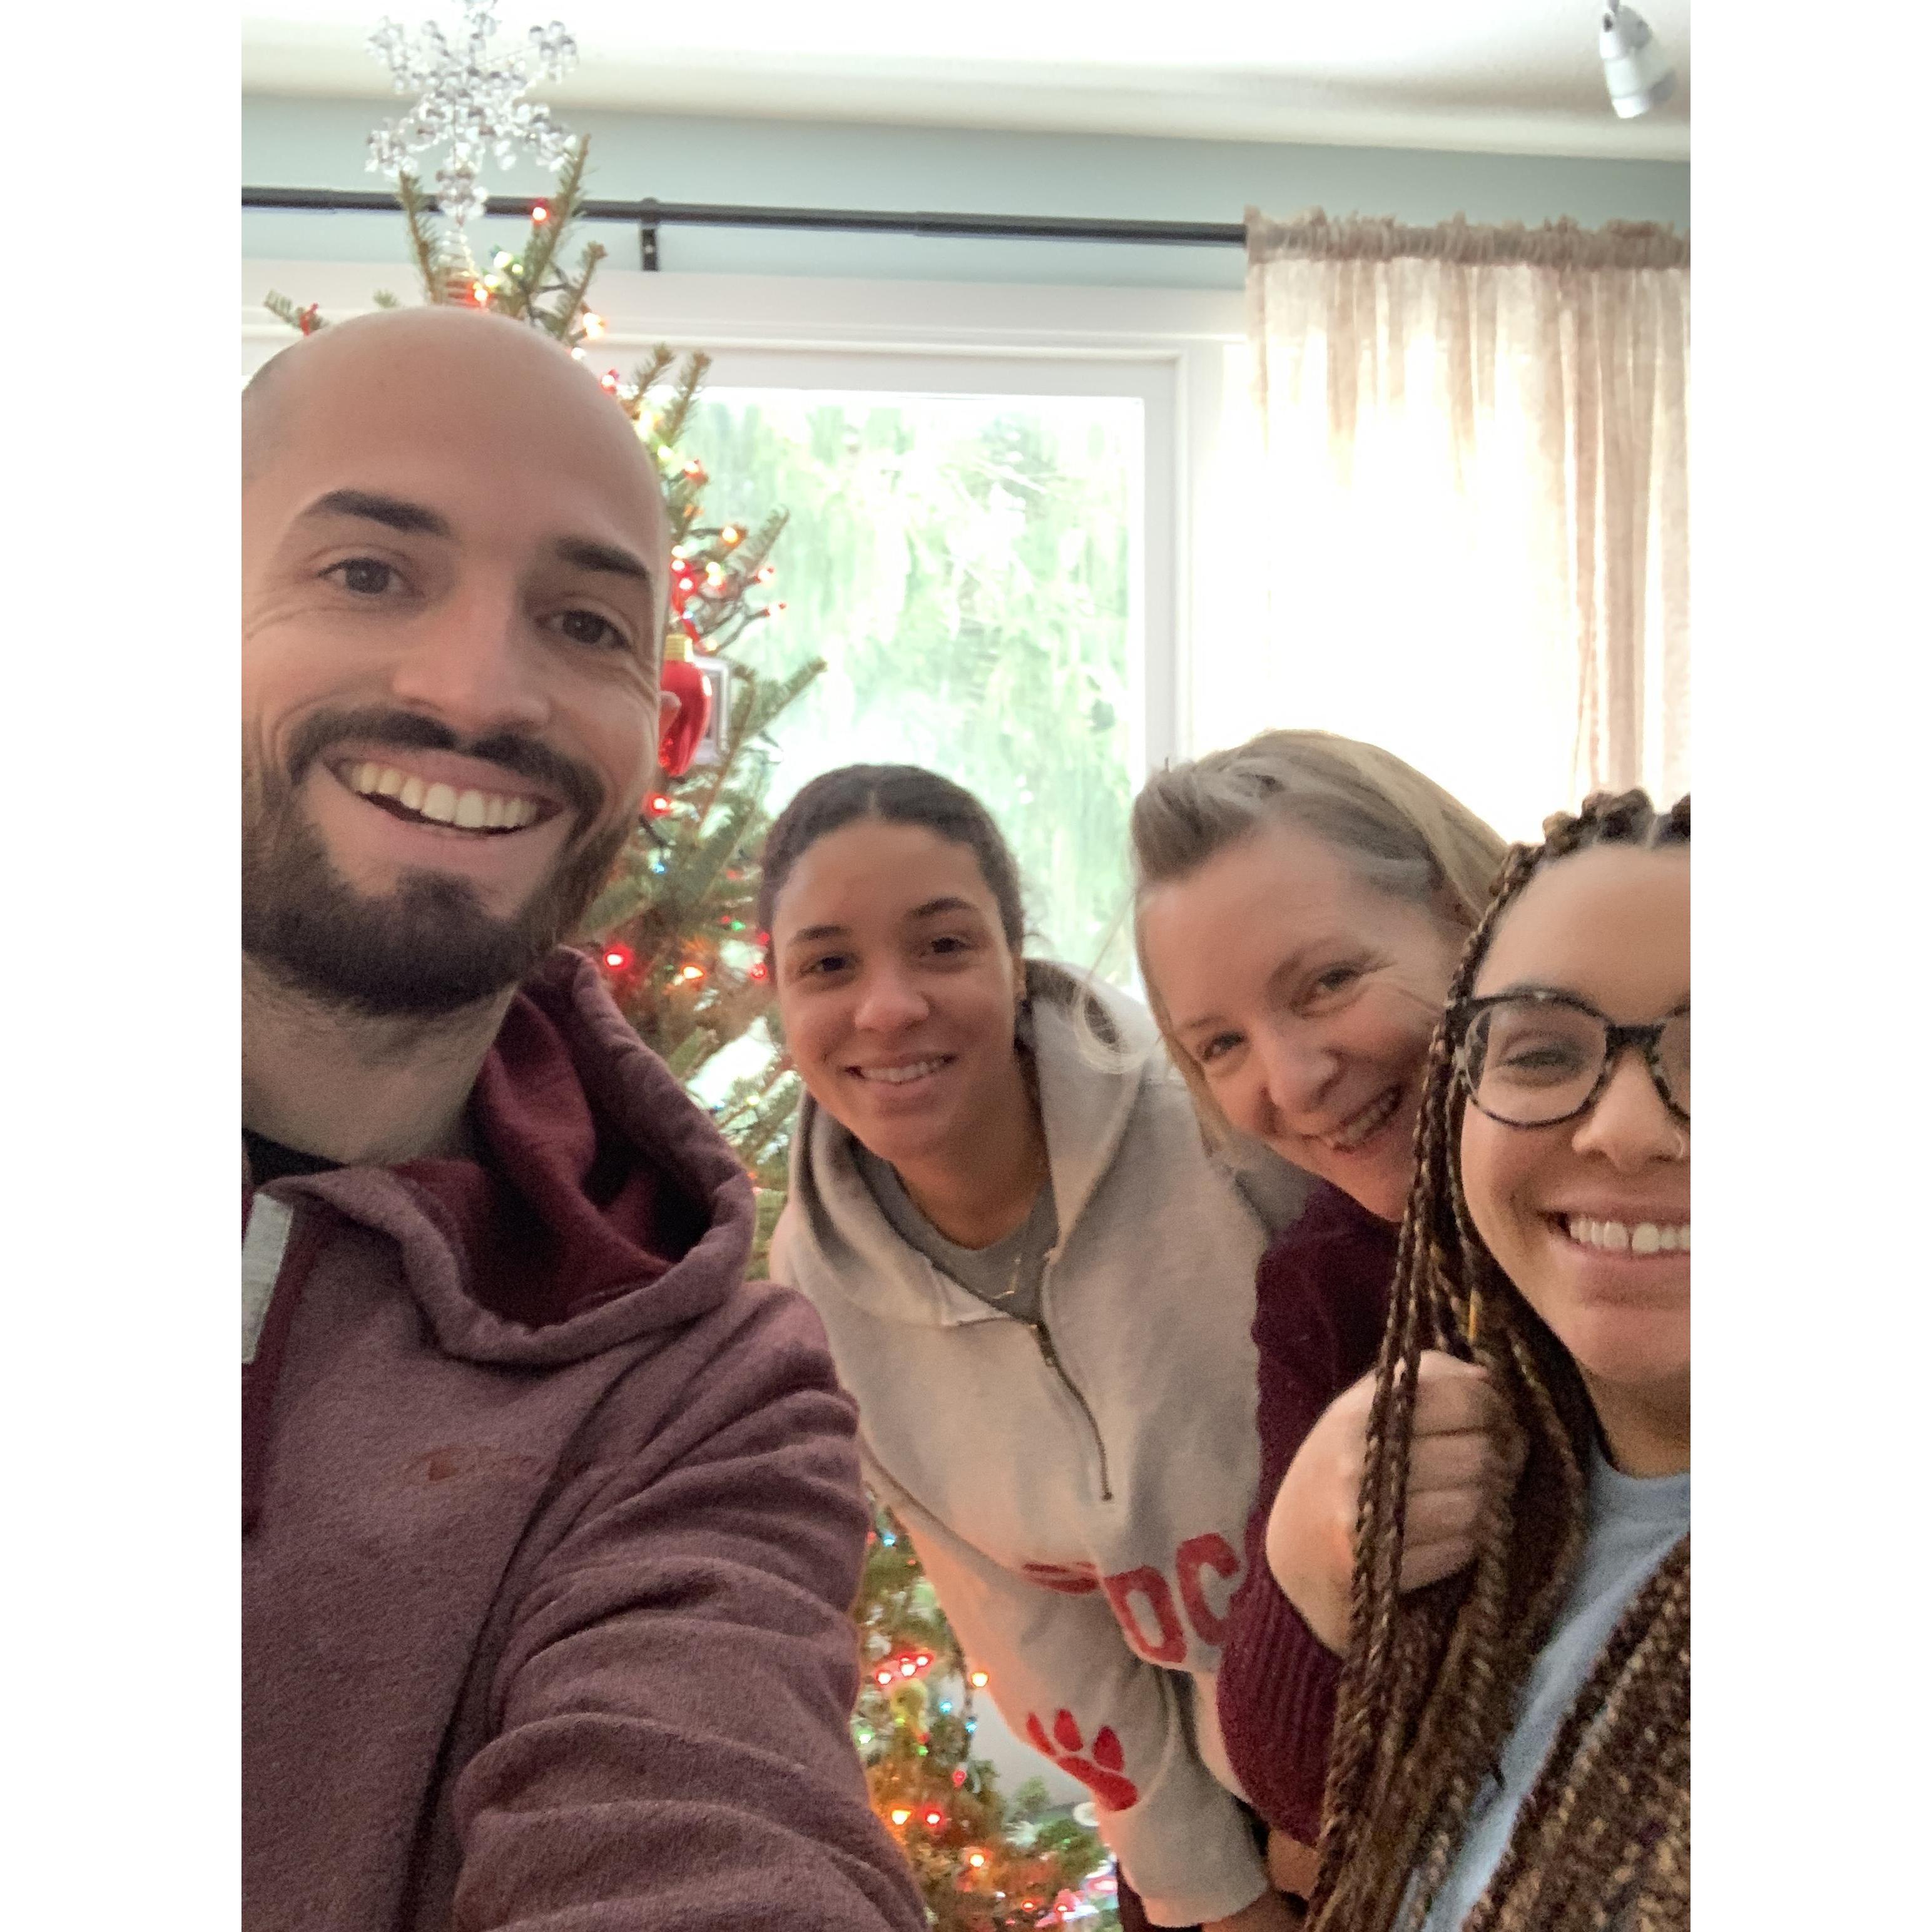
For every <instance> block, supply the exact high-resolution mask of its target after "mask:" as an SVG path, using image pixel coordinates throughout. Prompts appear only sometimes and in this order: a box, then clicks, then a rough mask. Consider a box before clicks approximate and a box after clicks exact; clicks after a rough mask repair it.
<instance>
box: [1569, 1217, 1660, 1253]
mask: <svg viewBox="0 0 1932 1932" xmlns="http://www.w3.org/2000/svg"><path fill="white" fill-rule="evenodd" d="M1564 1226H1565V1229H1567V1230H1568V1233H1569V1236H1570V1238H1571V1240H1572V1241H1576V1242H1579V1243H1580V1244H1582V1245H1583V1247H1586V1248H1601V1249H1603V1250H1604V1251H1605V1252H1606V1253H1610V1254H1632V1255H1655V1254H1680V1255H1688V1253H1690V1252H1691V1224H1690V1223H1689V1222H1688V1221H1686V1222H1685V1223H1682V1224H1681V1225H1673V1224H1668V1223H1659V1222H1656V1221H1639V1222H1637V1223H1636V1224H1635V1225H1634V1226H1632V1225H1631V1223H1628V1222H1625V1221H1593V1220H1591V1219H1590V1218H1589V1216H1588V1215H1586V1214H1572V1215H1570V1216H1568V1217H1567V1218H1566V1219H1565V1223H1564Z"/></svg>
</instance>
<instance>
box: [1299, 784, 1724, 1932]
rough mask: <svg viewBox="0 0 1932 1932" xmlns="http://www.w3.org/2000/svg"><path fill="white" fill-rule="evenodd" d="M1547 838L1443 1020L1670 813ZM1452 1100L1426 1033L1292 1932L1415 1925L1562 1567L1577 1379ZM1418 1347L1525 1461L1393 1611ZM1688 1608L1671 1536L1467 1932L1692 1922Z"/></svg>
mask: <svg viewBox="0 0 1932 1932" xmlns="http://www.w3.org/2000/svg"><path fill="white" fill-rule="evenodd" d="M1690 837H1691V802H1690V800H1689V799H1688V797H1687V798H1685V799H1680V800H1679V802H1678V804H1677V805H1676V806H1675V807H1674V808H1673V809H1672V810H1671V811H1669V812H1667V813H1659V812H1657V811H1655V810H1654V809H1653V808H1652V805H1651V803H1650V801H1649V799H1648V798H1646V796H1645V795H1644V794H1643V793H1642V792H1640V791H1631V792H1625V793H1622V794H1620V795H1618V796H1610V795H1607V794H1598V795H1597V796H1592V798H1590V799H1588V800H1586V802H1585V804H1584V805H1583V809H1582V811H1580V812H1579V813H1577V814H1575V815H1574V816H1572V815H1571V814H1567V813H1559V814H1556V815H1555V816H1554V817H1551V818H1550V819H1549V820H1547V821H1546V823H1545V824H1544V840H1543V842H1542V844H1541V845H1535V846H1517V847H1513V848H1512V849H1511V852H1510V853H1509V856H1508V859H1506V861H1505V864H1504V867H1503V870H1502V875H1501V877H1499V880H1498V882H1497V884H1496V889H1495V891H1494V892H1493V894H1492V895H1491V898H1490V903H1489V905H1488V907H1487V908H1486V910H1484V913H1483V916H1482V918H1481V922H1480V923H1479V924H1478V927H1477V929H1476V931H1475V933H1474V934H1473V935H1472V937H1471V938H1470V941H1469V946H1468V947H1467V949H1466V951H1465V953H1464V954H1463V959H1462V960H1461V962H1460V964H1459V965H1458V967H1457V972H1456V977H1455V979H1454V981H1453V983H1451V986H1450V989H1449V994H1448V1001H1447V1002H1446V1006H1445V1010H1448V1009H1453V1008H1454V1006H1455V1005H1456V1004H1457V1002H1458V1001H1461V1000H1463V999H1465V998H1468V997H1469V993H1470V991H1471V989H1472V987H1473V986H1475V982H1476V979H1477V976H1478V973H1479V972H1480V971H1481V967H1482V964H1483V961H1484V959H1485V957H1486V956H1487V953H1488V950H1489V947H1490V941H1491V938H1492V937H1493V935H1494V933H1495V932H1496V926H1497V923H1498V922H1499V919H1501V918H1502V915H1503V914H1504V913H1505V911H1506V910H1508V907H1510V906H1511V904H1513V903H1514V901H1515V899H1516V898H1517V896H1518V895H1520V893H1521V892H1522V891H1523V889H1524V887H1525V886H1527V885H1528V883H1529V881H1530V880H1532V878H1533V877H1535V876H1536V874H1538V871H1541V869H1542V868H1544V866H1546V865H1550V864H1553V863H1554V862H1556V860H1558V859H1562V858H1564V857H1565V856H1568V855H1569V854H1570V853H1573V852H1577V851H1580V850H1584V849H1586V847H1591V846H1595V845H1599V844H1621V845H1634V846H1637V847H1656V846H1670V845H1676V844H1686V845H1688V843H1689V841H1690ZM1463 1104H1464V1103H1463V1094H1462V1091H1461V1088H1460V1083H1459V1080H1458V1076H1457V1070H1456V1066H1455V1063H1454V1053H1453V1049H1452V1047H1451V1042H1450V1040H1449V1038H1448V1031H1447V1028H1446V1026H1443V1027H1439V1028H1438V1029H1437V1031H1436V1037H1435V1039H1434V1040H1433V1043H1432V1044H1431V1046H1430V1061H1429V1067H1428V1073H1427V1079H1426V1082H1425V1085H1424V1092H1423V1098H1422V1105H1421V1118H1420V1121H1419V1123H1418V1130H1417V1137H1416V1173H1415V1182H1414V1185H1413V1187H1412V1190H1411V1192H1410V1195H1409V1207H1408V1212H1407V1213H1406V1215H1405V1217H1404V1218H1403V1226H1402V1233H1401V1236H1400V1242H1399V1244H1398V1248H1397V1262H1396V1274H1395V1282H1394V1292H1393V1299H1392V1303H1391V1312H1390V1318H1389V1322H1388V1328H1386V1330H1385V1331H1384V1334H1383V1337H1382V1349H1381V1353H1380V1356H1379V1360H1378V1362H1377V1364H1376V1388H1375V1394H1374V1398H1373V1404H1372V1406H1371V1408H1370V1415H1369V1421H1368V1443H1367V1469H1366V1471H1365V1472H1364V1479H1363V1486H1362V1496H1361V1508H1360V1511H1359V1514H1358V1520H1357V1527H1356V1553H1357V1554H1356V1564H1355V1582H1354V1586H1353V1592H1352V1612H1351V1626H1350V1636H1349V1655H1348V1660H1347V1663H1346V1666H1345V1667H1344V1670H1343V1679H1342V1685H1341V1691H1340V1699H1339V1703H1338V1707H1337V1718H1336V1725H1335V1736H1334V1745H1333V1746H1332V1748H1331V1755H1330V1759H1329V1769H1328V1790H1327V1793H1326V1799H1325V1804H1324V1805H1323V1815H1322V1838H1321V1846H1320V1870H1319V1876H1318V1877H1317V1879H1316V1887H1315V1894H1314V1897H1313V1900H1312V1901H1311V1906H1310V1916H1309V1932H1395V1928H1397V1920H1398V1918H1399V1917H1400V1921H1401V1927H1400V1932H1414V1928H1415V1927H1419V1926H1420V1925H1421V1923H1422V1921H1423V1920H1424V1918H1425V1917H1426V1915H1427V1912H1428V1909H1429V1906H1430V1903H1431V1902H1432V1901H1433V1899H1434V1898H1435V1897H1436V1893H1437V1892H1438V1891H1439V1889H1440V1888H1441V1886H1442V1882H1443V1880H1444V1879H1445V1877H1446V1876H1447V1875H1448V1870H1449V1867H1450V1864H1451V1861H1453V1859H1454V1856H1455V1855H1456V1852H1457V1849H1458V1848H1459V1846H1460V1844H1461V1843H1462V1839H1463V1832H1464V1829H1465V1828H1466V1825H1467V1823H1468V1821H1469V1815H1470V1812H1471V1811H1472V1808H1473V1806H1474V1805H1475V1800H1476V1798H1477V1796H1478V1793H1479V1792H1480V1791H1481V1788H1482V1787H1483V1784H1484V1781H1485V1779H1486V1778H1487V1776H1488V1775H1489V1774H1490V1770H1491V1769H1492V1767H1493V1766H1494V1765H1495V1764H1496V1763H1497V1761H1498V1760H1499V1757H1500V1756H1501V1754H1502V1749H1503V1746H1504V1745H1505V1742H1506V1741H1507V1740H1508V1736H1509V1734H1510V1733H1511V1730H1512V1729H1513V1728H1514V1724H1515V1719H1516V1706H1517V1697H1518V1694H1519V1693H1520V1690H1521V1688H1522V1686H1523V1682H1524V1680H1525V1679H1526V1677H1527V1676H1528V1675H1529V1670H1530V1668H1531V1666H1532V1664H1534V1662H1535V1659H1536V1658H1537V1656H1538V1653H1539V1652H1541V1650H1542V1649H1543V1647H1544V1644H1545V1643H1547V1641H1548V1640H1549V1637H1550V1631H1551V1629H1552V1627H1553V1625H1554V1623H1555V1622H1556V1617H1557V1615H1558V1613H1559V1611H1560V1610H1561V1609H1562V1605H1563V1602H1564V1599H1565V1596H1566V1595H1567V1593H1568V1590H1569V1589H1570V1586H1571V1583H1572V1581H1573V1580H1574V1577H1575V1576H1576V1574H1577V1569H1578V1567H1579V1565H1580V1563H1581V1561H1582V1558H1583V1544H1584V1539H1585V1535H1586V1505H1587V1502H1588V1495H1589V1448H1590V1443H1591V1441H1592V1436H1593V1434H1594V1432H1595V1418H1594V1412H1593V1411H1592V1409H1591V1406H1590V1403H1589V1397H1588V1395H1587V1394H1586V1391H1585V1390H1584V1388H1583V1382H1582V1380H1581V1378H1580V1376H1578V1374H1577V1369H1576V1366H1575V1364H1574V1363H1573V1362H1572V1361H1571V1359H1570V1357H1569V1355H1568V1353H1567V1352H1565V1349H1563V1347H1562V1345H1561V1344H1560V1343H1559V1342H1558V1341H1557V1340H1556V1337H1554V1336H1553V1335H1552V1334H1550V1331H1549V1330H1548V1329H1547V1328H1546V1327H1545V1326H1544V1324H1543V1322H1541V1320H1540V1319H1538V1316H1536V1314H1535V1312H1534V1311H1533V1310H1532V1309H1531V1308H1530V1307H1529V1304H1528V1303H1527V1302H1526V1301H1524V1300H1523V1298H1522V1297H1521V1296H1520V1295H1518V1294H1517V1292H1516V1290H1515V1289H1514V1286H1513V1285H1512V1284H1511V1283H1510V1281H1509V1280H1508V1277H1506V1276H1505V1274H1503V1273H1502V1270H1501V1269H1500V1268H1499V1267H1498V1266H1497V1265H1496V1262H1495V1261H1494V1259H1493V1258H1492V1257H1491V1256H1490V1253H1489V1252H1488V1250H1487V1248H1486V1247H1484V1245H1483V1243H1482V1241H1481V1238H1480V1237H1479V1236H1478V1234H1477V1232H1476V1230H1475V1224H1474V1222H1473V1221H1472V1218H1471V1217H1470V1214H1469V1204H1468V1202H1467V1200H1466V1198H1465V1196H1464V1194H1463V1186H1462V1177H1461V1171H1460V1167H1461V1164H1460V1160H1458V1158H1457V1148H1458V1146H1459V1144H1460V1137H1461V1129H1462V1118H1463ZM1478 1311H1480V1313H1479V1312H1478ZM1424 1349H1441V1350H1444V1351H1445V1352H1448V1353H1450V1354H1451V1355H1457V1356H1458V1357H1460V1358H1462V1359H1463V1360H1466V1361H1475V1362H1477V1363H1478V1364H1481V1366H1482V1367H1484V1369H1485V1370H1487V1372H1488V1373H1489V1376H1490V1379H1491V1382H1492V1384H1493V1386H1494V1387H1495V1388H1496V1389H1497V1390H1498V1391H1499V1393H1500V1394H1502V1397H1504V1400H1505V1406H1506V1409H1507V1410H1508V1414H1509V1415H1510V1417H1511V1419H1512V1421H1513V1424H1514V1427H1515V1429H1516V1430H1517V1432H1518V1433H1519V1435H1520V1439H1521V1441H1520V1447H1521V1448H1522V1449H1523V1463H1522V1474H1521V1475H1520V1478H1518V1479H1517V1481H1516V1482H1515V1483H1514V1485H1513V1486H1510V1487H1505V1486H1504V1485H1502V1484H1499V1485H1498V1486H1497V1487H1496V1490H1495V1491H1494V1493H1492V1494H1490V1496H1487V1497H1486V1498H1485V1499H1484V1508H1483V1513H1482V1517H1481V1522H1480V1524H1479V1526H1478V1547H1477V1555H1476V1557H1475V1562H1473V1564H1472V1565H1470V1566H1469V1568H1466V1570H1465V1571H1463V1573H1462V1574H1460V1576H1457V1577H1451V1578H1448V1579H1447V1580H1445V1581H1444V1582H1442V1583H1438V1584H1435V1585H1433V1586H1430V1587H1429V1588H1428V1589H1423V1590H1420V1591H1417V1592H1412V1594H1411V1595H1408V1596H1406V1597H1405V1596H1403V1595H1401V1593H1400V1590H1399V1589H1398V1587H1397V1586H1398V1583H1399V1580H1400V1574H1401V1568H1402V1538H1403V1503H1404V1499H1405V1497H1406V1494H1407V1491H1408V1486H1409V1454H1410V1446H1411V1439H1412V1433H1413V1429H1414V1423H1415V1379H1416V1375H1417V1370H1418V1363H1419V1361H1420V1358H1421V1355H1422V1352H1423V1351H1424ZM1690 1602H1691V1553H1690V1541H1689V1539H1688V1538H1685V1540H1684V1541H1682V1542H1681V1543H1680V1544H1679V1545H1678V1546H1677V1547H1676V1549H1675V1550H1673V1552H1672V1553H1671V1554H1670V1556H1668V1557H1667V1558H1666V1559H1665V1560H1664V1562H1663V1563H1662V1564H1661V1565H1660V1566H1659V1568H1658V1570H1657V1571H1656V1573H1655V1575H1654V1576H1653V1577H1652V1578H1651V1580H1649V1583H1647V1584H1646V1586H1645V1587H1644V1588H1643V1589H1642V1590H1641V1591H1640V1592H1638V1593H1637V1596H1636V1597H1635V1598H1634V1599H1633V1601H1631V1604H1629V1606H1628V1607H1627V1609H1626V1610H1625V1613H1624V1615H1623V1616H1622V1619H1620V1621H1619V1623H1618V1625H1617V1627H1616V1630H1615V1631H1613V1633H1612V1634H1611V1636H1610V1639H1609V1640H1608V1641H1607V1643H1606V1644H1605V1646H1604V1649H1603V1651H1602V1652H1601V1655H1599V1657H1598V1659H1597V1661H1596V1663H1595V1666H1594V1667H1593V1668H1592V1673H1591V1675H1590V1678H1589V1682H1587V1683H1586V1685H1585V1686H1584V1688H1583V1691H1581V1692H1580V1694H1579V1695H1578V1697H1577V1700H1576V1703H1575V1704H1574V1706H1573V1707H1572V1709H1571V1712H1570V1713H1569V1715H1568V1718H1566V1720H1565V1723H1564V1724H1563V1726H1562V1728H1561V1730H1560V1731H1559V1734H1558V1736H1557V1738H1556V1742H1555V1743H1554V1744H1553V1746H1552V1748H1551V1749H1550V1753H1549V1754H1548V1757H1547V1759H1546V1760H1545V1762H1544V1766H1543V1768H1542V1770H1541V1772H1540V1773H1539V1775H1538V1780H1537V1782H1536V1784H1535V1787H1533V1788H1532V1790H1531V1792H1530V1793H1529V1796H1528V1797H1527V1798H1526V1799H1525V1801H1524V1803H1523V1807H1522V1809H1521V1811H1520V1814H1519V1815H1518V1817H1517V1820H1516V1823H1515V1826H1514V1830H1513V1832H1512V1835H1511V1840H1510V1843H1509V1845H1508V1847H1507V1848H1506V1849H1505V1852H1504V1855H1503V1857H1502V1860H1501V1861H1499V1864H1498V1866H1497V1868H1496V1871H1495V1873H1493V1875H1492V1877H1491V1879H1490V1883H1489V1885H1488V1887H1487V1889H1486V1890H1485V1891H1484V1894H1483V1896H1482V1897H1481V1899H1480V1900H1478V1903H1477V1904H1476V1906H1475V1909H1473V1911H1472V1912H1471V1914H1470V1915H1469V1918H1468V1920H1467V1921H1466V1927H1465V1932H1610V1928H1612V1927H1616V1928H1617V1932H1625V1928H1629V1932H1682V1928H1684V1927H1687V1926H1688V1922H1689V1914H1690V1903H1689V1901H1690V1658H1691V1649H1690V1631H1691V1611H1690ZM1405 1900H1407V1907H1406V1910H1405V1909H1404V1901H1405Z"/></svg>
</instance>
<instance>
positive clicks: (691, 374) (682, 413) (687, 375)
mask: <svg viewBox="0 0 1932 1932" xmlns="http://www.w3.org/2000/svg"><path fill="white" fill-rule="evenodd" d="M710 368H711V358H710V357H709V356H707V355H706V354H705V353H704V352H703V350H701V349H694V350H692V351H691V353H690V354H689V355H688V356H686V357H685V360H684V368H682V371H680V372H679V375H678V379H677V388H676V390H675V391H674V392H673V395H672V396H671V399H670V402H669V403H667V404H666V405H665V407H664V412H663V413H662V414H661V416H659V417H658V427H657V437H658V441H659V442H660V443H667V444H669V445H670V447H671V448H673V449H676V446H677V440H678V438H679V437H681V436H682V434H684V431H685V425H686V424H687V423H688V422H689V421H690V419H691V407H692V405H693V404H694V403H696V401H697V392H698V391H699V390H700V389H702V388H703V386H704V378H705V377H706V374H709V371H710Z"/></svg>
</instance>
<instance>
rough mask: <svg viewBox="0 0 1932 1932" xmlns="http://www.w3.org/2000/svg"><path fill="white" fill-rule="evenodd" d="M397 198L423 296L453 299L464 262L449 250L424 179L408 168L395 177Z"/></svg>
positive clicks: (431, 300)
mask: <svg viewBox="0 0 1932 1932" xmlns="http://www.w3.org/2000/svg"><path fill="white" fill-rule="evenodd" d="M396 199H398V201H399V202H401V203H402V205H403V220H404V223H406V224H407V227H408V229H409V237H410V255H411V257H413V259H414V260H415V262H416V275H417V278H418V279H419V281H421V282H422V290H423V299H424V300H425V302H449V301H450V300H452V290H451V286H450V284H451V282H452V279H453V278H455V276H456V275H458V274H459V273H460V269H461V265H460V263H458V260H457V259H456V257H455V256H454V255H452V254H451V253H450V251H449V244H448V243H447V242H446V241H445V240H444V239H443V236H442V235H441V234H440V233H439V232H438V230H437V220H436V206H435V204H434V202H432V201H431V199H430V198H429V196H428V195H427V194H425V193H424V192H423V186H422V182H420V181H418V180H417V179H416V176H415V175H413V174H411V173H410V171H409V169H407V168H405V169H403V170H402V172H401V173H400V174H399V175H397V177H396Z"/></svg>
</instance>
